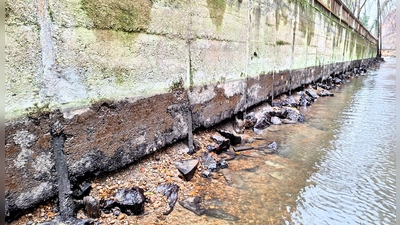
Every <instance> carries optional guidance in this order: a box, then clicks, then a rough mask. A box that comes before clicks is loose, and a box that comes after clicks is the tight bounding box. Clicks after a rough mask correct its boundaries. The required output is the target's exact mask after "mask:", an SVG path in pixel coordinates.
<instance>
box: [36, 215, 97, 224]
mask: <svg viewBox="0 0 400 225" xmlns="http://www.w3.org/2000/svg"><path fill="white" fill-rule="evenodd" d="M36 224H37V225H60V224H65V225H94V224H98V223H95V222H94V221H93V220H92V219H77V218H74V217H71V218H68V219H67V220H64V221H63V220H60V219H59V218H57V219H54V220H52V221H46V222H42V223H36Z"/></svg>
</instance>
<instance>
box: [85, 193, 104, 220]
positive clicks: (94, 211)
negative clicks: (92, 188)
mask: <svg viewBox="0 0 400 225" xmlns="http://www.w3.org/2000/svg"><path fill="white" fill-rule="evenodd" d="M83 204H84V205H85V212H86V215H87V216H88V217H90V218H99V217H100V215H101V212H100V204H99V201H97V200H96V199H95V198H93V197H92V196H85V197H84V198H83Z"/></svg>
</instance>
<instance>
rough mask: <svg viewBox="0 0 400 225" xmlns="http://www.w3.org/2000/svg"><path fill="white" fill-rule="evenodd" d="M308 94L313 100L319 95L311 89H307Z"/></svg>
mask: <svg viewBox="0 0 400 225" xmlns="http://www.w3.org/2000/svg"><path fill="white" fill-rule="evenodd" d="M305 92H306V94H307V95H308V96H310V97H311V99H312V100H314V99H317V98H318V95H317V93H315V92H314V91H313V90H311V89H306V91H305Z"/></svg>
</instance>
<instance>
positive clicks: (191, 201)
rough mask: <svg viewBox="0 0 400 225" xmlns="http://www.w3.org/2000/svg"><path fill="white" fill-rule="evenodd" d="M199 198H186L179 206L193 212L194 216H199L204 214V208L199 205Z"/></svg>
mask: <svg viewBox="0 0 400 225" xmlns="http://www.w3.org/2000/svg"><path fill="white" fill-rule="evenodd" d="M200 202H201V201H200V198H199V197H197V196H196V197H189V198H186V199H184V200H182V201H180V202H179V204H180V205H181V206H182V207H183V208H185V209H187V210H190V211H192V212H194V213H195V214H196V215H198V216H201V215H203V214H204V213H205V211H206V210H205V208H204V207H203V206H202V205H201V204H200Z"/></svg>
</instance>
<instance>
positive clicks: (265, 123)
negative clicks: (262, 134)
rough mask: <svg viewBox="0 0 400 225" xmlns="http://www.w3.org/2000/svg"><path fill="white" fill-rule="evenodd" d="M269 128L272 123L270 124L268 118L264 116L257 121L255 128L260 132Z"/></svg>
mask: <svg viewBox="0 0 400 225" xmlns="http://www.w3.org/2000/svg"><path fill="white" fill-rule="evenodd" d="M269 126H271V123H270V122H269V120H268V118H267V117H265V116H263V117H261V118H259V119H258V120H257V123H256V125H254V128H255V129H258V130H263V129H265V128H267V127H269Z"/></svg>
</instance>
